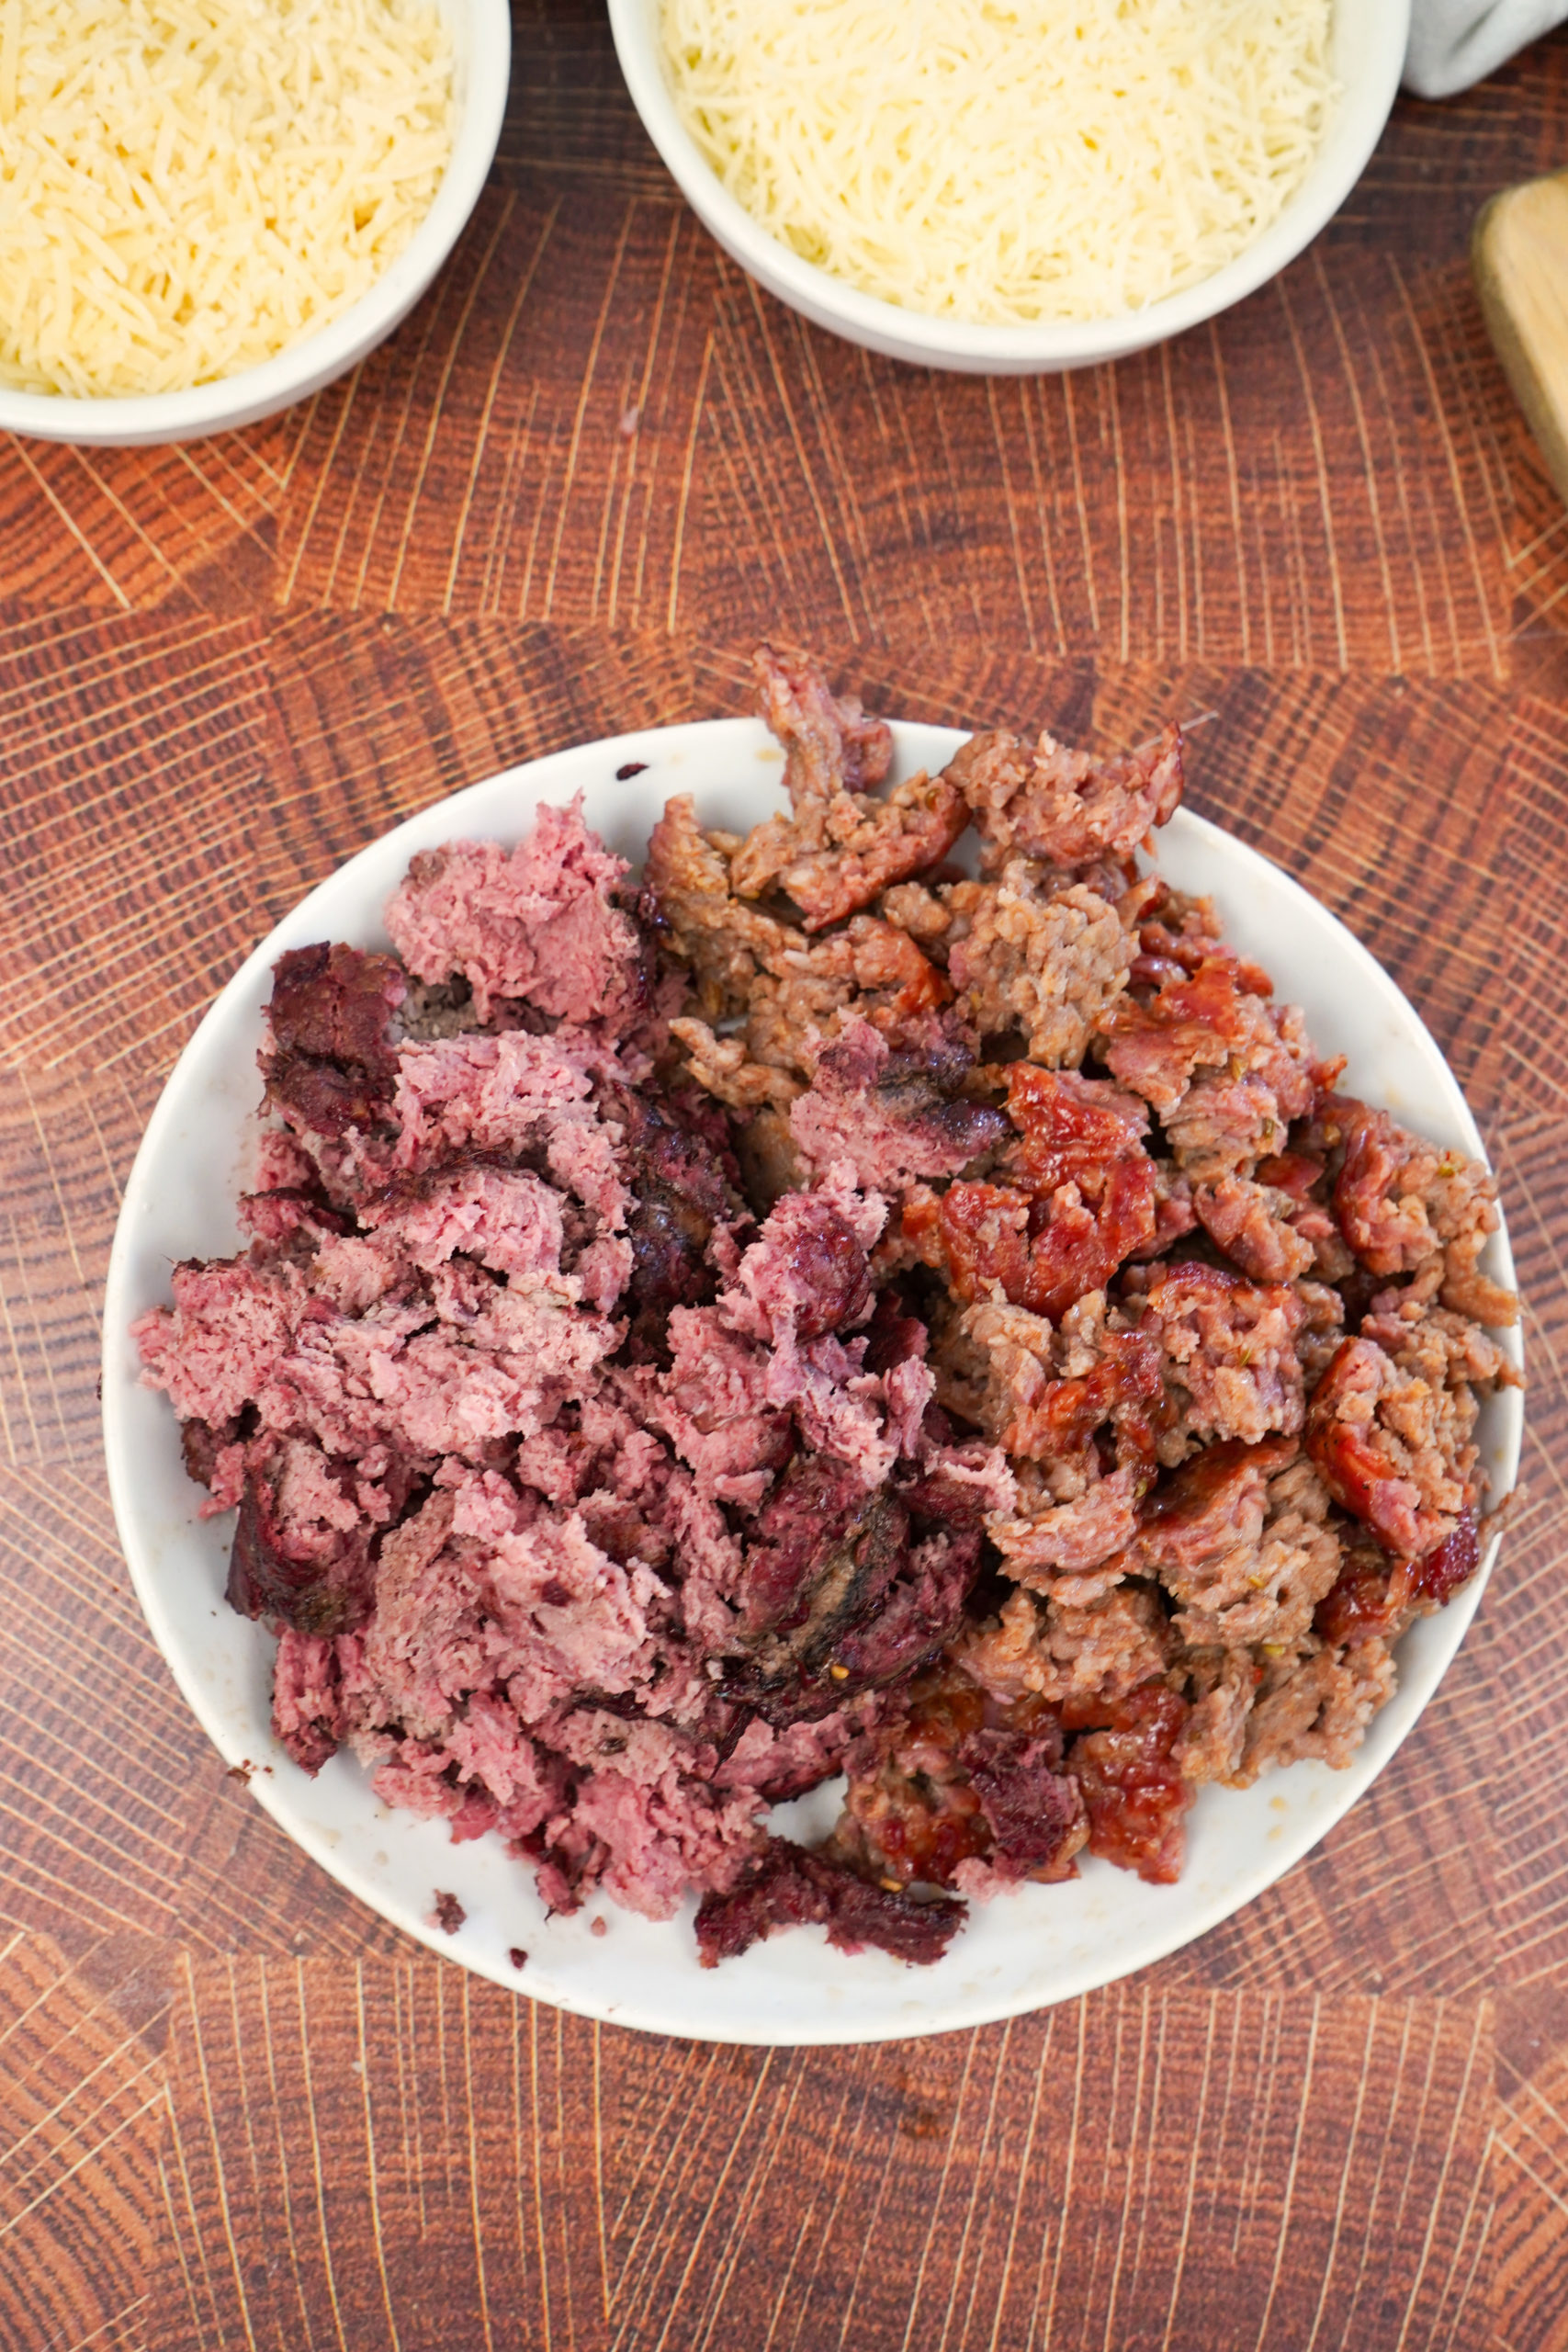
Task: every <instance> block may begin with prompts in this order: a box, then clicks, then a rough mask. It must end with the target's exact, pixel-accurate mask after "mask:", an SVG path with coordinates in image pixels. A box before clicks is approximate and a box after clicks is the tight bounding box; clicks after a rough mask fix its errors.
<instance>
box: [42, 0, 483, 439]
mask: <svg viewBox="0 0 1568 2352" xmlns="http://www.w3.org/2000/svg"><path fill="white" fill-rule="evenodd" d="M453 119H454V104H453V97H452V51H451V41H450V36H449V34H448V32H447V29H446V24H445V21H444V19H443V17H442V16H441V13H440V11H439V10H438V9H437V8H436V7H435V6H434V5H432V4H431V0H0V384H6V385H8V386H10V387H11V388H12V389H14V390H24V391H47V392H64V393H76V394H81V395H85V396H89V397H100V398H102V397H109V398H113V397H118V396H124V395H127V394H131V393H140V392H167V391H175V390H184V389H185V388H186V387H187V386H189V385H192V384H202V383H208V382H210V381H212V380H213V379H215V378H218V377H221V376H229V375H232V374H233V373H235V371H236V370H237V369H239V368H249V367H252V366H254V365H255V364H256V363H257V362H258V361H260V360H264V359H269V358H271V357H272V356H274V354H275V353H276V352H279V351H283V350H286V349H287V348H288V345H290V344H293V343H297V342H298V341H299V339H300V338H301V336H304V335H307V334H311V333H313V332H314V330H315V329H316V328H318V327H321V326H324V325H325V324H326V323H327V322H328V321H329V320H331V319H333V318H335V317H337V315H338V314H339V312H341V311H344V310H345V309H346V308H347V307H348V305H349V304H350V303H351V302H354V301H356V300H358V298H359V297H360V296H361V295H362V294H364V293H365V292H366V291H367V288H369V287H370V286H371V285H372V284H373V283H374V281H375V280H376V279H377V278H378V277H379V276H380V275H381V273H382V271H383V270H384V269H385V268H386V266H387V265H388V263H389V262H390V261H391V260H392V258H393V256H394V255H395V254H399V253H400V252H401V250H402V249H403V247H404V246H405V245H406V244H407V243H408V242H409V239H410V238H411V237H412V235H413V232H414V231H415V230H416V228H417V227H418V226H419V223H420V221H421V220H423V217H424V215H425V213H426V212H427V211H428V210H429V209H430V205H431V200H432V198H434V194H435V191H436V188H437V187H438V186H439V184H440V181H441V176H442V174H443V172H444V171H445V169H446V161H447V158H448V155H449V154H450V153H451V145H452V126H453Z"/></svg>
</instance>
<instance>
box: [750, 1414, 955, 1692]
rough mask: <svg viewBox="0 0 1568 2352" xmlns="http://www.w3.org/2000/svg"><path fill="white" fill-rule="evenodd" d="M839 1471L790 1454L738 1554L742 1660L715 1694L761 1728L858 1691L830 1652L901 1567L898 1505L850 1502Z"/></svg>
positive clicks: (884, 1499)
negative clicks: (760, 1717)
mask: <svg viewBox="0 0 1568 2352" xmlns="http://www.w3.org/2000/svg"><path fill="white" fill-rule="evenodd" d="M841 1472H842V1465H841V1464H835V1463H834V1462H833V1461H832V1459H831V1457H829V1456H826V1455H821V1454H803V1455H797V1456H796V1457H795V1461H794V1462H793V1463H791V1464H790V1466H789V1469H788V1470H787V1471H786V1472H785V1473H784V1478H783V1479H782V1481H781V1482H780V1486H779V1491H778V1493H777V1494H776V1495H775V1496H774V1497H773V1499H772V1500H771V1501H770V1502H769V1503H768V1504H767V1505H766V1506H765V1508H764V1509H763V1510H762V1512H761V1516H760V1519H759V1521H758V1534H759V1538H760V1541H759V1542H757V1543H756V1544H753V1545H751V1546H750V1549H749V1551H748V1555H747V1566H746V1580H745V1584H744V1587H743V1589H742V1593H741V1600H742V1608H743V1617H742V1623H743V1625H744V1626H745V1629H746V1635H747V1641H746V1654H745V1656H744V1657H743V1658H742V1659H740V1660H738V1661H735V1662H733V1663H732V1664H731V1665H730V1668H729V1671H728V1673H727V1675H726V1678H725V1679H724V1681H723V1683H722V1684H721V1685H720V1690H721V1691H722V1693H723V1695H724V1696H725V1697H726V1698H733V1699H739V1700H744V1701H749V1702H750V1703H752V1704H754V1705H755V1706H756V1707H757V1708H758V1711H759V1713H764V1714H766V1715H768V1716H769V1718H770V1719H774V1718H776V1719H778V1720H781V1721H789V1720H791V1719H792V1718H793V1717H795V1715H812V1714H822V1713H827V1712H828V1710H829V1708H831V1707H835V1706H837V1705H839V1704H840V1702H841V1700H843V1699H844V1698H847V1697H849V1696H850V1695H851V1694H852V1691H854V1690H855V1689H856V1688H858V1687H863V1678H862V1677H861V1676H860V1675H857V1674H856V1673H855V1672H854V1670H853V1669H852V1668H851V1667H850V1666H849V1665H847V1664H846V1663H845V1662H844V1661H843V1659H841V1658H840V1656H839V1655H838V1653H839V1650H840V1646H841V1645H843V1644H845V1643H846V1642H847V1641H848V1640H849V1638H850V1637H851V1635H852V1634H854V1632H855V1631H856V1630H857V1628H859V1627H861V1626H863V1625H864V1623H866V1621H867V1620H868V1619H869V1618H870V1617H871V1615H872V1613H873V1612H874V1611H875V1610H876V1609H877V1608H878V1607H879V1606H880V1605H882V1604H884V1603H885V1602H886V1600H887V1596H888V1592H889V1589H890V1587H891V1586H892V1585H893V1583H894V1580H895V1578H896V1577H897V1575H898V1573H899V1570H900V1569H901V1568H902V1567H903V1566H905V1563H906V1558H907V1555H908V1538H909V1516H908V1511H907V1510H905V1508H904V1506H903V1504H902V1503H901V1502H899V1501H898V1499H897V1497H896V1496H895V1495H894V1494H893V1493H892V1492H891V1490H890V1489H888V1488H886V1487H883V1488H879V1489H878V1490H877V1491H876V1492H875V1493H874V1494H873V1495H871V1496H865V1495H864V1494H863V1493H858V1494H855V1495H854V1496H853V1497H852V1498H851V1497H849V1496H848V1495H847V1494H846V1491H845V1487H846V1479H845V1477H844V1476H841V1475H840V1473H841ZM849 1476H850V1477H851V1478H852V1474H849ZM872 1655H873V1656H874V1650H873V1653H872ZM865 1679H870V1678H869V1677H866V1678H865Z"/></svg>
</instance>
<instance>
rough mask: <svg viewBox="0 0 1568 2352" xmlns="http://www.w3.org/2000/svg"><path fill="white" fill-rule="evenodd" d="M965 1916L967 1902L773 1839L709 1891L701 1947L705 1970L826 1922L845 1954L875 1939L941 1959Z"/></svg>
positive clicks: (881, 1947)
mask: <svg viewBox="0 0 1568 2352" xmlns="http://www.w3.org/2000/svg"><path fill="white" fill-rule="evenodd" d="M964 1917H966V1911H965V1906H964V1905H963V1904H962V1903H954V1902H952V1901H948V1900H944V1899H942V1898H937V1899H934V1900H932V1901H930V1902H920V1901H919V1900H918V1899H917V1898H916V1897H915V1896H914V1895H912V1894H905V1893H903V1892H902V1890H900V1889H896V1888H890V1887H885V1886H874V1885H872V1884H871V1883H870V1882H869V1881H867V1880H865V1879H863V1878H860V1877H858V1876H857V1875H856V1874H855V1872H854V1871H851V1870H847V1869H846V1868H845V1867H844V1866H843V1864H842V1863H840V1862H834V1861H831V1860H829V1859H828V1857H827V1856H826V1855H823V1854H813V1853H808V1852H807V1850H806V1849H805V1848H804V1847H803V1846H795V1845H792V1844H791V1842H790V1840H789V1839H788V1838H769V1840H768V1842H767V1845H766V1846H765V1848H764V1849H763V1850H762V1852H761V1854H760V1855H759V1856H758V1858H757V1860H755V1861H754V1862H752V1863H751V1864H750V1867H749V1869H748V1870H747V1871H746V1872H745V1874H744V1875H743V1876H742V1877H741V1879H740V1880H739V1883H737V1884H736V1885H735V1886H734V1887H733V1888H732V1889H731V1890H730V1892H729V1893H728V1894H706V1895H705V1896H704V1897H703V1901H702V1905H701V1907H700V1908H699V1910H698V1912H697V1951H698V1954H699V1957H700V1958H701V1961H702V1964H703V1966H704V1967H705V1968H716V1967H717V1965H718V1963H719V1962H720V1961H721V1960H733V1959H734V1958H735V1956H736V1955H737V1954H738V1953H739V1952H743V1951H750V1947H751V1946H752V1945H753V1944H755V1943H761V1941H762V1940H763V1939H764V1938H765V1937H768V1936H772V1935H776V1934H777V1933H778V1931H779V1929H780V1928H807V1927H818V1928H827V1930H828V1940H829V1943H830V1944H831V1945H832V1946H833V1948H834V1950H835V1951H842V1952H851V1953H853V1952H857V1951H864V1949H865V1947H866V1946H867V1945H868V1944H870V1945H873V1946H874V1948H875V1949H876V1950H877V1951H886V1952H890V1953H891V1954H892V1956H893V1958H894V1959H895V1960H903V1961H908V1962H910V1963H911V1964H913V1965H929V1963H930V1962H932V1961H936V1960H940V1959H941V1958H942V1954H943V1952H944V1951H946V1950H947V1947H948V1945H949V1944H950V1943H951V1942H952V1940H953V1936H954V1935H955V1933H956V1932H957V1930H958V1928H959V1927H960V1926H961V1925H962V1924H963V1921H964Z"/></svg>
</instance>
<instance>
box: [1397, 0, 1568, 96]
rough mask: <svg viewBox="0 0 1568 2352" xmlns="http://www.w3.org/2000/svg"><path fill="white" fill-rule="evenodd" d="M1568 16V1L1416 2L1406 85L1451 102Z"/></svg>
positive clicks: (1425, 94)
mask: <svg viewBox="0 0 1568 2352" xmlns="http://www.w3.org/2000/svg"><path fill="white" fill-rule="evenodd" d="M1564 17H1568V0H1416V5H1415V9H1414V12H1413V15H1412V17H1411V23H1410V46H1409V48H1408V49H1407V50H1406V51H1405V52H1404V86H1405V88H1406V89H1407V90H1414V91H1415V93H1416V96H1417V97H1419V98H1450V97H1452V96H1453V94H1454V92H1455V91H1456V90H1468V89H1469V87H1470V85H1471V84H1472V82H1479V81H1480V80H1482V78H1483V75H1485V74H1495V72H1496V70H1497V68H1498V66H1499V65H1501V64H1502V63H1503V62H1504V60H1505V58H1509V57H1512V55H1513V53H1514V51H1515V50H1516V49H1523V47H1524V46H1525V43H1526V42H1527V41H1531V40H1540V36H1541V34H1542V33H1549V32H1550V31H1551V28H1552V27H1553V25H1560V24H1561V23H1562V20H1563V18H1564Z"/></svg>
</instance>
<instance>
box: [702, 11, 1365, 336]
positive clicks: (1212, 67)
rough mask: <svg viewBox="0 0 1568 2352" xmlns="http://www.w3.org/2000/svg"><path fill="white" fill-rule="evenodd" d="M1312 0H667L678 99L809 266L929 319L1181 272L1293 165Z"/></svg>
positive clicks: (1067, 311)
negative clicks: (827, 271)
mask: <svg viewBox="0 0 1568 2352" xmlns="http://www.w3.org/2000/svg"><path fill="white" fill-rule="evenodd" d="M1329 21H1330V0H664V16H663V32H664V43H665V51H666V55H667V59H668V62H669V65H670V70H671V81H672V84H673V87H674V91H675V96H676V99H677V102H678V104H679V106H680V109H681V112H682V118H683V119H684V120H685V123H686V125H687V127H688V129H689V130H691V132H692V134H693V136H694V139H695V140H696V141H697V143H698V145H699V147H700V148H701V150H702V152H703V153H704V154H705V157H706V158H707V161H708V162H709V163H710V164H712V166H713V168H714V170H715V172H716V174H717V175H718V177H719V178H720V180H721V181H722V182H723V183H724V185H725V187H727V188H728V189H729V191H730V192H731V194H732V195H734V196H735V197H736V198H739V201H740V203H742V204H743V205H744V206H745V207H746V209H747V210H748V211H750V213H752V214H753V215H754V216H755V218H756V219H757V220H759V221H760V222H761V224H762V226H763V227H764V228H766V229H767V230H769V231H770V232H772V234H773V235H774V236H775V237H777V238H779V239H781V240H782V241H783V242H784V243H786V244H788V245H791V246H793V248H794V249H795V252H796V253H798V254H803V255H804V256H805V257H806V259H807V260H808V261H812V262H816V263H818V264H819V265H820V266H821V267H823V268H824V269H828V270H831V271H832V272H833V273H834V274H835V275H836V276H838V277H842V278H844V279H846V280H848V282H849V283H850V284H851V285H852V286H857V287H860V288H863V290H864V291H865V292H866V293H868V294H874V295H878V296H880V297H881V298H882V300H884V301H888V302H897V303H899V304H901V305H903V307H904V308H906V309H908V310H912V311H925V312H927V313H930V314H931V315H933V316H938V317H942V316H945V317H948V318H953V319H963V320H969V321H973V322H984V323H988V324H998V323H999V324H1021V323H1023V322H1027V321H1030V320H1038V319H1050V318H1067V319H1091V318H1104V317H1109V316H1112V315H1114V314H1116V313H1118V312H1122V311H1129V310H1135V309H1140V308H1142V307H1143V306H1144V305H1145V303H1149V302H1154V301H1157V300H1160V299H1161V297H1162V296H1164V295H1167V294H1171V293H1175V292H1176V291H1177V290H1178V289H1179V288H1182V287H1185V286H1190V285H1193V284H1195V283H1196V282H1197V281H1198V280H1199V279H1201V278H1204V277H1209V276H1211V275H1212V274H1213V271H1215V270H1216V269H1219V268H1221V267H1222V266H1224V263H1226V262H1228V261H1230V260H1232V259H1234V258H1235V255H1236V254H1239V253H1241V252H1242V251H1244V250H1245V248H1246V247H1247V245H1249V244H1250V243H1252V242H1253V240H1254V239H1255V238H1256V237H1257V236H1258V234H1259V232H1261V231H1262V230H1263V229H1265V228H1266V227H1267V226H1268V225H1269V222H1270V221H1271V220H1274V219H1275V218H1276V216H1277V215H1278V214H1279V212H1280V209H1282V207H1283V206H1284V204H1285V202H1286V200H1287V198H1289V197H1290V196H1291V194H1292V191H1293V190H1294V189H1295V188H1296V187H1298V186H1299V185H1300V183H1301V181H1302V179H1303V176H1304V175H1305V173H1306V170H1307V166H1308V164H1310V163H1311V161H1312V158H1313V156H1314V153H1315V151H1316V149H1317V146H1318V142H1319V141H1320V139H1321V137H1322V134H1323V129H1324V125H1325V120H1326V118H1327V114H1328V110H1329V108H1330V107H1331V105H1332V103H1333V100H1334V98H1335V97H1336V96H1337V87H1336V85H1335V83H1334V79H1333V76H1332V74H1331V72H1330V70H1329V64H1328V41H1329Z"/></svg>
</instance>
